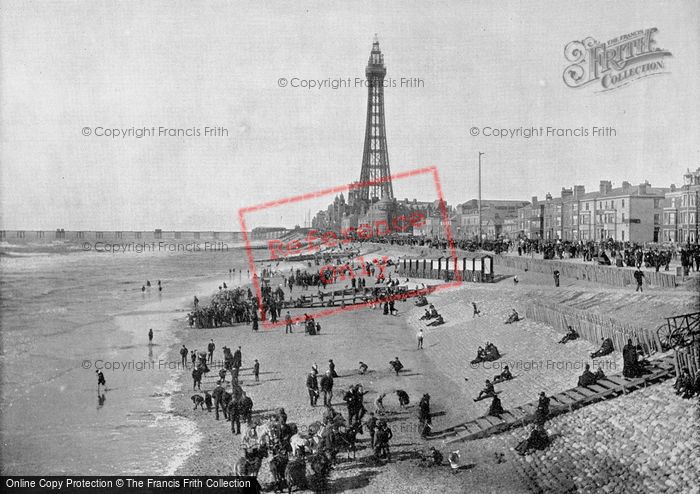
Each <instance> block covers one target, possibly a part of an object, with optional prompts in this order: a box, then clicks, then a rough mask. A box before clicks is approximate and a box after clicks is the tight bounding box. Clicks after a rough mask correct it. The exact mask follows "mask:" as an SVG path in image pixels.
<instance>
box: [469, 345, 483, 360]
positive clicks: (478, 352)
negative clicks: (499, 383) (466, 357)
mask: <svg viewBox="0 0 700 494" xmlns="http://www.w3.org/2000/svg"><path fill="white" fill-rule="evenodd" d="M484 360H486V351H485V350H484V348H483V347H479V348H478V349H477V350H476V358H475V359H474V360H472V361H471V363H472V364H478V363H480V362H483V361H484Z"/></svg>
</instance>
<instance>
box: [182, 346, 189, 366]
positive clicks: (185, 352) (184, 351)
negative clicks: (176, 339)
mask: <svg viewBox="0 0 700 494" xmlns="http://www.w3.org/2000/svg"><path fill="white" fill-rule="evenodd" d="M189 354H190V352H189V350H187V347H186V346H185V345H182V348H180V357H182V366H183V367H184V368H185V369H187V356H188V355H189Z"/></svg>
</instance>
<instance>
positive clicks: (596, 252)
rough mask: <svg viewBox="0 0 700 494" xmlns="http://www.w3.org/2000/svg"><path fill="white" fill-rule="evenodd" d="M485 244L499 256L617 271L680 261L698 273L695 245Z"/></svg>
mask: <svg viewBox="0 0 700 494" xmlns="http://www.w3.org/2000/svg"><path fill="white" fill-rule="evenodd" d="M495 244H497V242H490V243H486V244H485V245H484V246H483V248H484V249H485V250H494V251H496V250H497V249H499V250H500V251H501V252H503V251H508V252H513V253H514V252H517V253H518V255H519V256H522V255H532V254H542V256H543V258H544V259H564V258H565V257H566V258H568V259H581V260H583V261H584V262H597V263H598V264H608V265H615V266H617V267H624V266H628V267H636V268H641V267H645V268H649V269H655V270H656V271H659V270H660V268H662V267H663V268H664V270H665V271H668V270H669V265H670V263H671V262H672V261H675V260H678V261H680V264H681V266H683V267H684V268H687V271H690V270H692V269H693V268H694V269H695V271H700V246H698V245H691V244H688V245H678V246H670V245H652V246H643V245H640V244H636V243H633V242H618V241H613V240H606V241H602V242H593V241H588V242H583V241H577V242H571V241H563V242H562V241H560V240H531V239H526V238H523V239H520V240H517V241H507V242H501V246H500V247H499V246H498V245H495Z"/></svg>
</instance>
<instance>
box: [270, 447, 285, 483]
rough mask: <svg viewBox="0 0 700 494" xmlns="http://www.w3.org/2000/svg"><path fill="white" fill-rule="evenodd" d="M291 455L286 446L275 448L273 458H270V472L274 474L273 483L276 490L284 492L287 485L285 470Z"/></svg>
mask: <svg viewBox="0 0 700 494" xmlns="http://www.w3.org/2000/svg"><path fill="white" fill-rule="evenodd" d="M287 463H289V457H288V456H287V452H286V451H285V450H284V448H282V447H280V448H277V449H275V451H274V452H273V455H272V458H270V473H271V474H272V485H273V486H274V489H275V492H282V489H284V487H285V485H286V484H285V480H284V472H285V470H286V469H287Z"/></svg>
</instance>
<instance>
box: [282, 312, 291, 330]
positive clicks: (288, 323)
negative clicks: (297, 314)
mask: <svg viewBox="0 0 700 494" xmlns="http://www.w3.org/2000/svg"><path fill="white" fill-rule="evenodd" d="M284 332H285V334H286V333H293V331H292V315H291V314H290V313H289V311H287V315H286V316H284Z"/></svg>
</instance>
